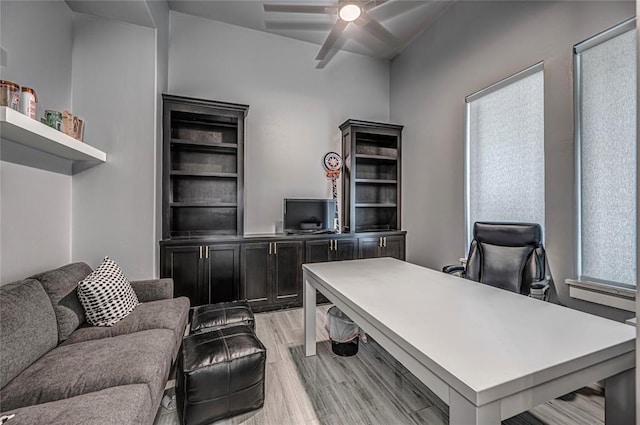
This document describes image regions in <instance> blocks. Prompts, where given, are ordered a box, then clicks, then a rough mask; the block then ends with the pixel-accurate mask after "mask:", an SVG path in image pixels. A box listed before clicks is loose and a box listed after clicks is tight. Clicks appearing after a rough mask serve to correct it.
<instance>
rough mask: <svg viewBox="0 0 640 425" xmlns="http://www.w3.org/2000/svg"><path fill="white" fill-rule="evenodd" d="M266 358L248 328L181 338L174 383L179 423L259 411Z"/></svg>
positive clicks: (198, 424)
mask: <svg viewBox="0 0 640 425" xmlns="http://www.w3.org/2000/svg"><path fill="white" fill-rule="evenodd" d="M266 359H267V350H266V349H265V348H264V346H263V345H262V343H261V342H260V340H259V339H258V338H256V336H255V334H254V333H253V331H252V330H251V328H249V327H248V326H247V325H236V326H230V327H225V328H220V329H215V330H211V331H209V332H203V333H199V334H195V335H189V336H187V337H186V338H184V340H183V341H182V347H181V349H180V353H179V354H178V364H177V379H176V402H177V410H178V416H179V417H180V421H181V423H182V424H183V425H202V424H210V423H212V422H215V421H217V420H220V419H223V418H227V417H230V416H235V415H238V414H240V413H244V412H248V411H250V410H254V409H258V408H260V407H262V406H263V404H264V368H265V363H266Z"/></svg>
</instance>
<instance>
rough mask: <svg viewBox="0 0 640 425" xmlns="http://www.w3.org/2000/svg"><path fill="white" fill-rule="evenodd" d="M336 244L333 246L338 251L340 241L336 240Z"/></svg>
mask: <svg viewBox="0 0 640 425" xmlns="http://www.w3.org/2000/svg"><path fill="white" fill-rule="evenodd" d="M334 242H335V243H334V244H333V250H334V251H337V250H338V240H337V239H336V240H335V241H334Z"/></svg>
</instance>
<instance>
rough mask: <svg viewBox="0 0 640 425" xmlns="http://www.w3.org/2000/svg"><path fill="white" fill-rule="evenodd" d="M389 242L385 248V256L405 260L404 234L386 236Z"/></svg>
mask: <svg viewBox="0 0 640 425" xmlns="http://www.w3.org/2000/svg"><path fill="white" fill-rule="evenodd" d="M386 238H387V239H386V241H387V244H386V246H385V247H384V248H383V253H382V255H383V256H384V257H393V258H397V259H398V260H404V258H405V256H404V236H386Z"/></svg>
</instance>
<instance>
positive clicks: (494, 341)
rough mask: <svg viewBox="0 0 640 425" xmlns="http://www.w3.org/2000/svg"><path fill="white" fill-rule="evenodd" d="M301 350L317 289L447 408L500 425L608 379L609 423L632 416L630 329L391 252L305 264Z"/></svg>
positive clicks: (308, 342)
mask: <svg viewBox="0 0 640 425" xmlns="http://www.w3.org/2000/svg"><path fill="white" fill-rule="evenodd" d="M303 272H304V330H305V341H304V348H305V353H306V355H307V356H313V355H315V352H316V335H315V319H316V313H315V306H316V291H315V290H316V289H318V290H320V292H322V293H323V294H324V295H325V296H326V297H327V298H328V299H329V300H331V301H332V302H333V303H334V304H335V305H337V306H338V308H340V309H341V310H342V311H344V312H345V313H346V314H347V315H348V316H349V317H350V318H351V319H353V320H354V321H355V322H356V323H357V324H358V325H359V326H360V327H362V328H363V329H364V331H365V332H367V333H368V334H370V335H371V336H372V337H373V338H375V339H376V341H378V342H379V343H380V345H382V346H383V347H384V348H385V349H386V350H387V351H388V352H389V353H391V354H392V355H393V356H394V357H395V358H396V359H397V360H398V361H400V362H401V363H402V364H403V365H404V366H405V367H406V368H407V369H409V370H410V371H411V372H412V373H413V374H414V375H415V376H416V377H417V378H418V379H420V380H421V381H422V382H423V383H424V384H425V385H426V386H427V387H429V388H430V389H431V390H432V391H433V392H434V393H436V395H438V397H440V398H441V399H442V400H443V401H444V402H446V403H447V404H448V405H449V423H450V424H455V425H461V424H464V425H467V424H478V425H479V424H483V425H484V424H487V425H498V424H499V423H500V421H501V420H503V419H506V418H509V417H511V416H514V415H516V414H518V413H521V412H524V411H526V410H529V409H531V408H533V407H535V406H537V405H538V404H541V403H545V402H546V401H548V400H551V399H553V398H556V397H559V396H562V395H564V394H566V393H569V392H571V391H573V390H576V389H578V388H581V387H583V386H585V385H588V384H590V383H592V382H595V381H598V380H602V379H605V378H606V382H605V393H606V396H605V397H606V400H605V402H606V411H605V420H606V423H607V425H629V424H633V423H635V419H634V418H635V388H634V372H635V329H634V328H633V327H631V326H627V325H625V324H623V323H618V322H614V321H611V320H607V319H602V318H600V317H597V316H593V315H589V314H586V313H582V312H579V311H576V310H571V309H568V308H565V307H561V306H558V305H555V304H551V303H546V302H542V301H538V300H535V299H532V298H528V297H525V296H522V295H518V294H514V293H511V292H507V291H504V290H501V289H496V288H493V287H490V286H486V285H482V284H479V283H476V282H471V281H469V280H466V279H461V278H458V277H455V276H451V275H447V274H444V273H441V272H439V271H434V270H430V269H426V268H423V267H420V266H416V265H414V264H410V263H405V262H402V261H398V260H394V259H391V258H379V259H370V260H354V261H339V262H330V263H317V264H305V265H303Z"/></svg>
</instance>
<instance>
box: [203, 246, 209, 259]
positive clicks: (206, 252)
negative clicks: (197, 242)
mask: <svg viewBox="0 0 640 425" xmlns="http://www.w3.org/2000/svg"><path fill="white" fill-rule="evenodd" d="M204 252H205V256H204V258H209V245H207V246H206V247H205V250H204Z"/></svg>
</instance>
